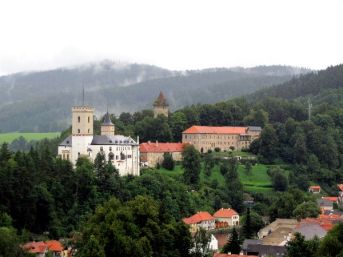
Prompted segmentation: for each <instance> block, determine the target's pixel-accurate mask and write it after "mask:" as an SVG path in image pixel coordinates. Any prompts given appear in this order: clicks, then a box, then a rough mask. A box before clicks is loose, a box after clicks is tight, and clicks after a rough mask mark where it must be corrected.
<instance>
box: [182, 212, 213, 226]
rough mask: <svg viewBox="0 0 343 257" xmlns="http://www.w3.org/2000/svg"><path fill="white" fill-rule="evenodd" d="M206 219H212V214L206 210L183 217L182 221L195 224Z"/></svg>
mask: <svg viewBox="0 0 343 257" xmlns="http://www.w3.org/2000/svg"><path fill="white" fill-rule="evenodd" d="M206 220H214V218H213V216H212V215H211V214H209V213H208V212H206V211H202V212H198V213H196V214H194V215H193V216H191V217H188V218H184V219H183V222H184V223H186V224H188V225H190V224H196V223H199V222H202V221H206Z"/></svg>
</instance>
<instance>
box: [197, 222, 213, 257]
mask: <svg viewBox="0 0 343 257" xmlns="http://www.w3.org/2000/svg"><path fill="white" fill-rule="evenodd" d="M193 240H194V251H193V256H194V257H203V256H204V257H205V256H208V254H209V250H210V249H209V245H210V241H211V234H210V233H207V231H206V230H205V229H203V228H200V229H199V230H198V231H197V232H196V233H195V235H194V239H193Z"/></svg>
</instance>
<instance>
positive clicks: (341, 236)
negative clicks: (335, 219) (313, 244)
mask: <svg viewBox="0 0 343 257" xmlns="http://www.w3.org/2000/svg"><path fill="white" fill-rule="evenodd" d="M342 255H343V223H338V224H337V225H336V226H335V227H334V228H333V229H332V230H330V231H329V232H328V233H327V234H326V236H325V237H324V239H323V240H322V242H321V244H320V247H319V251H318V256H328V257H341V256H342Z"/></svg>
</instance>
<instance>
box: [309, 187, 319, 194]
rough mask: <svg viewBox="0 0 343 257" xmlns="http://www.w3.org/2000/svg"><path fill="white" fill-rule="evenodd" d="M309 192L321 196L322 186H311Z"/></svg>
mask: <svg viewBox="0 0 343 257" xmlns="http://www.w3.org/2000/svg"><path fill="white" fill-rule="evenodd" d="M308 191H309V192H310V193H312V194H319V193H320V191H321V187H320V186H310V187H309V188H308Z"/></svg>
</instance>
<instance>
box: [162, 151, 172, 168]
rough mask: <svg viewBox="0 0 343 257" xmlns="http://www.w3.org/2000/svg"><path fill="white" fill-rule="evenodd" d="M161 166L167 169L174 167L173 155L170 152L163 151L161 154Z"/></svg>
mask: <svg viewBox="0 0 343 257" xmlns="http://www.w3.org/2000/svg"><path fill="white" fill-rule="evenodd" d="M162 167H163V168H165V169H167V170H173V169H174V167H175V162H174V159H173V155H172V154H171V153H164V154H163V161H162Z"/></svg>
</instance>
